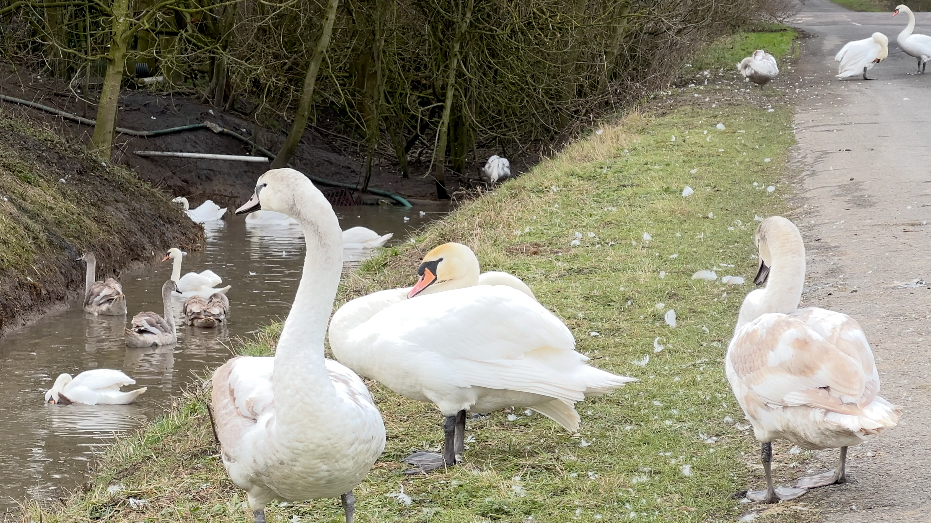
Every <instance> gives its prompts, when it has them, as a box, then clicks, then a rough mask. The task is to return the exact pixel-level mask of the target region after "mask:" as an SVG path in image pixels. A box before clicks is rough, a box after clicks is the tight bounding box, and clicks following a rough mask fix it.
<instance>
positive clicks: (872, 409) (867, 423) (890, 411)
mask: <svg viewBox="0 0 931 523" xmlns="http://www.w3.org/2000/svg"><path fill="white" fill-rule="evenodd" d="M901 416H902V409H901V408H900V407H898V406H896V405H893V404H891V403H889V402H888V401H886V400H884V399H883V398H880V397H879V396H877V397H876V398H875V399H874V400H873V401H872V403H870V404H869V405H867V406H866V407H864V408H863V409H862V410H861V411H860V413H859V414H842V413H839V412H832V411H828V412H827V413H826V414H825V415H824V419H825V421H828V422H831V423H834V424H837V425H840V426H842V427H844V428H846V429H847V430H849V431H850V432H853V433H854V434H857V435H858V436H859V437H860V438H866V437H868V436H872V435H874V434H879V433H880V432H882V431H883V430H885V429H891V428H892V427H895V426H896V425H897V424H898V423H899V418H900V417H901Z"/></svg>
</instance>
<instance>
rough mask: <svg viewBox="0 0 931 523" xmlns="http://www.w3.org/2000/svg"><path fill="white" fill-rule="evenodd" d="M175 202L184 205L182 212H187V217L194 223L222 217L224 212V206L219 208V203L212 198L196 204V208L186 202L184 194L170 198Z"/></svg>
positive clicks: (211, 220)
mask: <svg viewBox="0 0 931 523" xmlns="http://www.w3.org/2000/svg"><path fill="white" fill-rule="evenodd" d="M171 201H172V202H175V203H180V204H181V205H182V206H183V207H184V212H185V213H187V215H188V217H190V218H191V220H192V221H193V222H194V223H201V224H203V223H207V222H213V221H217V220H221V219H223V215H224V214H226V207H223V208H222V209H221V208H220V206H219V205H217V204H215V203H213V201H212V200H206V201H204V203H202V204H200V205H199V206H197V208H196V209H191V204H190V203H188V201H187V198H185V197H184V196H178V197H177V198H175V199H173V200H171Z"/></svg>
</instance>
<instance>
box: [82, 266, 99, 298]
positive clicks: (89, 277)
mask: <svg viewBox="0 0 931 523" xmlns="http://www.w3.org/2000/svg"><path fill="white" fill-rule="evenodd" d="M84 261H85V262H87V271H85V272H84V296H87V293H89V292H90V291H91V285H93V284H94V282H96V281H97V259H96V258H94V257H93V256H88V257H86V258H84Z"/></svg>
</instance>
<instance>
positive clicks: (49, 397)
mask: <svg viewBox="0 0 931 523" xmlns="http://www.w3.org/2000/svg"><path fill="white" fill-rule="evenodd" d="M69 383H71V375H70V374H59V375H58V378H56V379H55V384H54V385H52V388H51V389H49V391H48V392H46V393H45V403H46V404H48V405H56V404H57V403H58V402H60V401H61V396H60V395H61V391H62V390H63V389H64V388H65V385H67V384H69Z"/></svg>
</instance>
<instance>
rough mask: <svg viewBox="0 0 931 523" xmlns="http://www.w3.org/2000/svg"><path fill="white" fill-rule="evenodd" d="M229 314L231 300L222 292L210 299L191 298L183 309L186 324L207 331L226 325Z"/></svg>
mask: <svg viewBox="0 0 931 523" xmlns="http://www.w3.org/2000/svg"><path fill="white" fill-rule="evenodd" d="M229 312H230V300H229V298H227V297H226V294H223V293H222V292H215V293H213V294H211V295H210V297H209V298H204V297H202V296H197V295H195V296H191V297H190V298H188V299H186V300H184V305H182V307H181V313H182V314H183V316H184V321H185V323H187V324H188V325H193V326H195V327H202V328H207V329H209V328H212V327H217V326H219V325H222V324H224V323H226V315H227V314H229Z"/></svg>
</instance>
